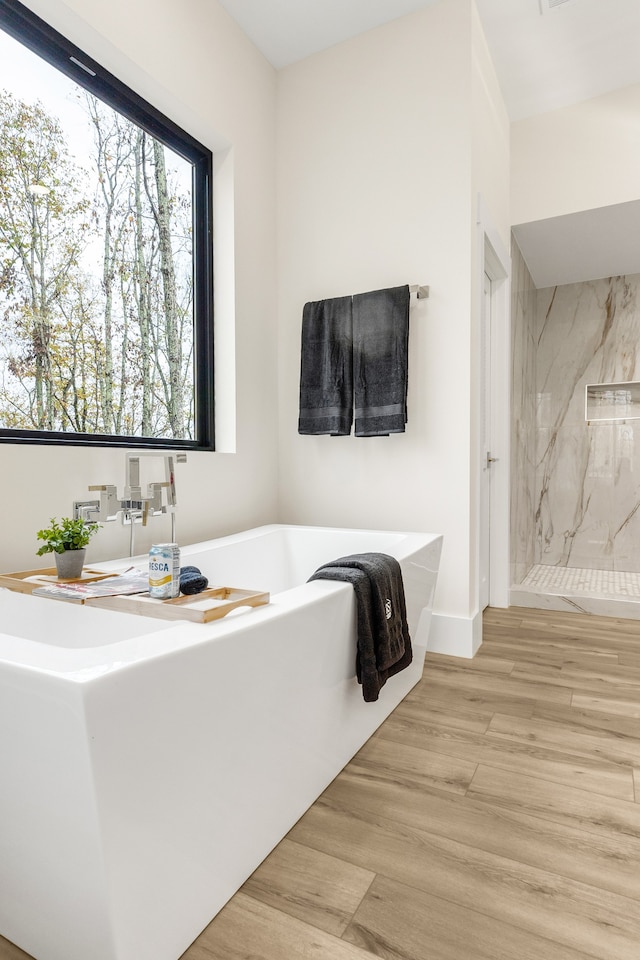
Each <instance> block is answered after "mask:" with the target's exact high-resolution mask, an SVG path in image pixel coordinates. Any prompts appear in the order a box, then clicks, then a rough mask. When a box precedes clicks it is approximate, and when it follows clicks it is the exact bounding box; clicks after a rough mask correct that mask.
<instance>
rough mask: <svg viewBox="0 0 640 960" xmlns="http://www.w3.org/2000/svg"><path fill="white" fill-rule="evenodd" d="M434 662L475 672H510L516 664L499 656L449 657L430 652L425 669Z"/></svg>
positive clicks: (434, 664) (437, 664) (438, 665)
mask: <svg viewBox="0 0 640 960" xmlns="http://www.w3.org/2000/svg"><path fill="white" fill-rule="evenodd" d="M432 664H433V666H435V667H453V668H454V669H457V670H471V671H473V672H474V673H490V674H494V673H499V674H509V673H511V671H512V670H513V668H514V666H515V661H514V660H511V659H508V658H499V657H480V656H475V657H473V658H469V657H449V656H446V655H445V654H443V653H434V654H429V653H428V654H427V656H426V659H425V671H427V672H428V671H429V668H430V666H431V665H432Z"/></svg>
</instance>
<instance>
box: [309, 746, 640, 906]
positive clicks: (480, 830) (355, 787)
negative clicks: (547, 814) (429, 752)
mask: <svg viewBox="0 0 640 960" xmlns="http://www.w3.org/2000/svg"><path fill="white" fill-rule="evenodd" d="M323 802H324V803H326V804H328V805H330V806H331V807H333V808H336V809H338V810H344V811H348V810H358V811H360V813H361V815H362V816H363V817H364V816H371V817H372V818H374V819H375V818H376V817H380V816H384V817H385V818H387V819H388V820H389V821H391V822H396V823H398V824H403V825H405V826H406V827H408V828H410V829H411V828H415V829H417V830H422V831H425V832H428V833H436V834H438V836H441V837H445V838H447V837H448V838H450V839H452V840H456V841H457V842H458V843H462V844H466V845H468V846H470V847H478V848H479V849H482V850H484V851H486V852H487V853H492V854H496V855H497V856H499V857H505V858H507V859H513V860H518V861H520V862H522V863H526V864H529V865H530V866H532V867H540V868H541V869H543V870H550V871H552V872H554V873H557V874H560V875H561V876H564V877H567V878H570V879H573V880H579V881H582V882H585V883H589V884H592V885H593V886H601V887H603V888H604V889H606V890H609V891H611V892H612V893H619V894H621V895H623V896H629V897H633V898H634V899H636V900H638V901H640V869H639V866H640V839H637V838H635V837H630V836H629V835H625V836H624V837H620V836H611V835H603V834H600V835H595V834H593V833H589V832H587V831H585V830H582V829H580V828H579V827H574V826H571V825H569V824H568V823H556V822H554V821H553V820H550V819H541V818H540V817H539V816H536V815H535V814H529V813H523V812H522V811H521V810H516V809H510V808H508V807H499V806H494V805H492V803H491V801H490V800H489V801H488V802H484V801H483V800H479V799H475V798H474V799H471V798H469V797H468V796H467V797H455V798H452V797H449V796H447V795H443V794H442V793H440V792H436V791H427V790H422V791H416V790H412V789H410V788H409V787H407V786H406V785H403V784H400V783H397V782H394V780H393V777H392V776H387V777H386V778H383V777H382V776H375V777H374V776H372V775H371V773H370V772H369V771H367V770H363V769H362V768H360V767H358V766H357V765H355V764H354V765H352V766H351V767H350V768H349V769H348V770H345V771H343V773H342V774H341V775H340V777H338V778H337V779H336V780H334V782H333V783H332V784H331V786H330V787H329V788H328V789H327V790H326V791H325V794H324V797H323ZM343 855H344V856H347V857H348V855H349V851H348V848H347V849H346V850H345V851H344V853H343Z"/></svg>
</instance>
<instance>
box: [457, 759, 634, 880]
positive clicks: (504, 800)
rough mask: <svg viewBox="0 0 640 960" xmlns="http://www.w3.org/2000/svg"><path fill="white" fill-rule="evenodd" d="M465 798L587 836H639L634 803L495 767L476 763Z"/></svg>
mask: <svg viewBox="0 0 640 960" xmlns="http://www.w3.org/2000/svg"><path fill="white" fill-rule="evenodd" d="M467 796H469V797H476V798H478V799H483V800H486V801H488V802H491V803H493V804H494V805H495V806H504V807H507V809H510V810H519V811H521V812H523V813H529V814H532V815H533V816H538V817H542V818H546V819H550V820H554V821H555V822H556V823H566V824H567V825H568V826H573V827H577V828H579V829H581V830H587V831H588V832H590V833H602V834H604V835H605V836H613V837H623V836H626V835H629V836H632V837H636V838H638V837H640V806H639V805H638V804H636V803H633V802H631V801H627V800H617V799H615V798H614V797H604V796H602V795H600V794H595V793H589V792H588V791H587V790H579V789H576V788H574V787H568V786H565V785H559V784H556V783H553V782H551V781H550V780H538V779H536V778H535V777H528V776H522V775H521V774H516V773H513V772H508V771H505V770H499V769H497V768H496V767H488V766H484V765H483V764H479V765H478V769H477V770H476V773H475V775H474V778H473V780H472V781H471V786H470V787H469V791H468V793H467ZM639 867H640V865H639Z"/></svg>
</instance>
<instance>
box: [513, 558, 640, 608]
mask: <svg viewBox="0 0 640 960" xmlns="http://www.w3.org/2000/svg"><path fill="white" fill-rule="evenodd" d="M510 602H511V604H512V605H513V606H518V607H534V608H536V609H546V610H573V611H575V612H580V613H591V614H594V615H599V616H605V617H623V618H625V619H640V573H635V572H633V571H627V570H591V569H587V568H584V567H556V566H552V565H551V564H543V563H538V564H535V565H534V566H533V567H532V568H531V569H530V570H529V572H528V573H527V575H526V577H525V578H524V580H523V581H522V583H517V584H514V585H513V586H512V587H511V591H510Z"/></svg>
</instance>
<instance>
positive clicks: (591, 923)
mask: <svg viewBox="0 0 640 960" xmlns="http://www.w3.org/2000/svg"><path fill="white" fill-rule="evenodd" d="M382 695H384V691H383V694H382ZM162 909H166V905H163V906H162ZM372 957H383V958H385V960H584V958H597V960H640V622H637V621H629V620H609V619H605V618H600V617H589V616H581V615H574V614H561V613H555V612H551V611H540V610H526V609H522V608H515V607H514V608H511V609H510V610H508V611H507V610H491V609H490V610H488V611H487V612H486V615H485V629H484V644H483V646H482V648H481V650H480V652H479V653H478V655H477V656H476V658H475V659H474V660H471V661H469V660H458V659H454V658H450V657H443V656H438V655H428V656H427V663H426V667H425V674H424V678H423V680H422V681H421V682H420V684H419V685H418V686H417V687H416V688H414V690H413V691H412V692H411V693H410V694H409V696H408V697H407V698H406V700H405V701H404V702H403V703H402V704H401V705H400V706H399V707H398V708H397V710H395V711H394V713H393V714H392V716H391V717H390V718H389V719H388V720H387V721H386V722H385V723H384V724H383V726H382V727H381V728H380V729H379V730H378V732H377V733H376V734H375V736H374V737H373V738H372V739H371V740H370V741H369V742H368V743H367V744H366V745H365V746H364V747H363V748H362V750H361V751H360V752H359V753H358V755H357V756H356V757H355V758H354V759H353V760H352V761H351V763H350V764H349V765H348V766H347V767H346V768H345V770H343V772H342V773H341V774H340V775H339V776H338V777H337V778H336V779H335V780H334V781H333V783H332V784H331V785H330V786H329V787H328V789H327V790H326V791H325V793H324V794H323V795H322V796H321V797H320V799H319V800H317V801H316V803H315V804H314V805H313V806H312V807H311V809H310V810H309V811H308V812H307V813H306V814H305V815H304V816H303V817H302V819H301V820H300V821H299V822H298V823H297V824H296V825H295V827H294V828H293V829H292V830H291V832H290V833H289V834H288V836H287V837H286V838H285V839H284V840H283V841H282V842H281V843H280V844H279V845H278V847H277V848H276V849H275V850H274V851H273V853H272V854H271V855H270V856H269V857H268V858H267V860H265V861H264V863H263V864H262V865H261V866H260V867H259V868H258V870H257V871H256V872H255V873H254V875H253V876H252V877H251V878H250V879H249V880H248V881H247V883H246V884H245V885H244V887H243V888H242V889H241V890H240V891H239V892H238V893H237V894H236V895H235V897H233V899H232V900H231V901H230V902H229V903H228V904H227V906H226V907H225V908H224V909H223V910H222V911H221V913H219V914H218V916H217V917H216V918H215V919H214V920H213V921H212V923H211V924H210V925H209V926H208V927H207V929H206V930H205V931H204V932H203V933H202V934H201V936H200V937H199V938H198V939H197V940H196V942H195V943H194V944H193V945H192V946H191V947H190V949H189V950H188V951H187V952H186V953H185V954H184V955H183V958H182V960H324V958H326V960H371V958H372ZM0 960H27V955H26V954H24V953H23V952H22V951H20V950H17V949H16V948H15V947H12V946H11V945H10V944H8V943H7V942H6V941H2V940H1V938H0ZM87 960H91V958H87Z"/></svg>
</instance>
